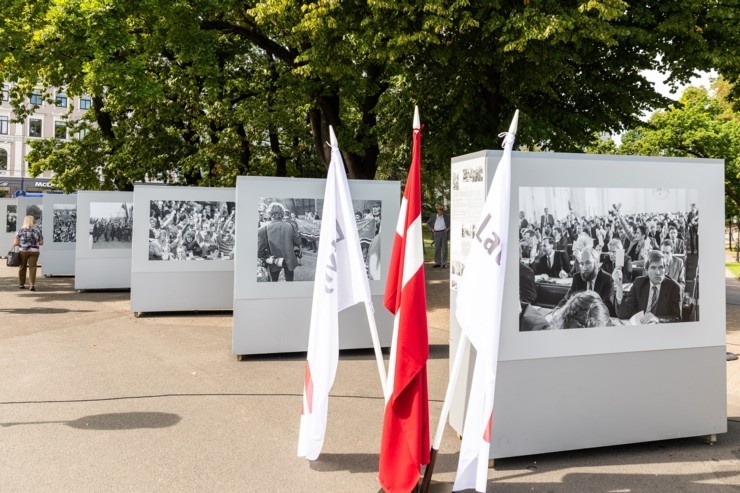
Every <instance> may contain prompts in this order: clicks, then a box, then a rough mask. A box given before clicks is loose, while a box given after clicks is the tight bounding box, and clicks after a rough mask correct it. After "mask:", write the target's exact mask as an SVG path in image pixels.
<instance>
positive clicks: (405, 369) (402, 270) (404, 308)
mask: <svg viewBox="0 0 740 493" xmlns="http://www.w3.org/2000/svg"><path fill="white" fill-rule="evenodd" d="M421 220H422V219H421V125H420V124H419V110H418V108H416V109H415V112H414V133H413V147H412V151H411V169H410V170H409V176H408V180H407V181H406V189H405V190H404V193H403V200H402V201H401V211H400V214H399V217H398V225H397V226H396V237H395V240H394V241H393V252H392V253H391V262H390V269H389V271H388V281H387V283H386V286H385V298H384V304H385V307H386V308H387V309H388V310H389V311H390V312H391V313H393V314H394V315H395V321H394V327H393V341H392V345H391V356H390V363H389V366H390V369H389V372H388V389H387V391H388V394H389V395H390V398H389V399H388V400H387V402H386V406H385V416H384V418H383V436H382V440H381V446H380V474H379V480H380V484H381V486H382V487H383V489H384V490H385V491H386V492H389V493H390V492H403V493H408V492H409V491H411V490H412V489H413V488H414V487H415V486H416V484H417V483H418V482H419V473H420V470H421V466H422V465H424V464H428V463H429V398H428V392H427V366H426V365H427V359H428V358H429V338H428V334H427V303H426V288H425V285H424V245H423V239H422V223H421Z"/></svg>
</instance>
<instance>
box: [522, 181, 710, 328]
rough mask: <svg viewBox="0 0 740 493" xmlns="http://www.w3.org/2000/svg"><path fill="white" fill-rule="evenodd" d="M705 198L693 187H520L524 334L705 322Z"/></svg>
mask: <svg viewBox="0 0 740 493" xmlns="http://www.w3.org/2000/svg"><path fill="white" fill-rule="evenodd" d="M697 198H698V191H697V190H694V189H666V188H575V187H573V188H570V187H520V188H519V211H518V216H519V218H520V223H519V224H520V225H526V226H524V227H521V228H520V230H519V236H518V241H519V252H518V254H519V264H520V265H519V301H520V303H521V307H522V311H521V313H520V316H519V330H520V331H521V332H526V331H537V330H558V329H575V328H597V327H613V326H622V325H648V324H664V323H681V322H695V321H698V320H699V313H698V301H699V269H698V265H699V263H698V259H699V202H698V200H697ZM509 251H510V252H511V250H509ZM515 251H516V250H515Z"/></svg>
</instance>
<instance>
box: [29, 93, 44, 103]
mask: <svg viewBox="0 0 740 493" xmlns="http://www.w3.org/2000/svg"><path fill="white" fill-rule="evenodd" d="M28 99H29V100H30V101H31V104H39V105H40V104H41V102H42V100H41V93H40V92H33V93H31V95H30V96H29V97H28Z"/></svg>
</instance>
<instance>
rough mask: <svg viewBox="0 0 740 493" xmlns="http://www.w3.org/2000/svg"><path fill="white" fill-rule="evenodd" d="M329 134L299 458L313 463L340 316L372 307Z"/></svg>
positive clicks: (336, 151)
mask: <svg viewBox="0 0 740 493" xmlns="http://www.w3.org/2000/svg"><path fill="white" fill-rule="evenodd" d="M329 132H330V135H331V144H332V148H331V162H330V164H329V172H328V176H327V179H326V190H325V192H324V209H323V212H322V214H321V218H322V219H321V229H320V237H319V248H318V253H317V255H316V275H315V281H314V289H313V300H312V306H311V322H310V328H309V335H308V351H307V353H308V354H307V358H306V369H305V376H304V384H303V408H302V414H301V423H300V431H299V438H298V456H299V457H306V458H307V459H309V460H316V458H318V456H319V454H320V453H321V448H322V447H323V444H324V435H325V433H326V423H327V413H328V408H329V391H330V390H331V387H332V385H333V384H334V377H335V376H336V372H337V364H338V362H339V328H338V326H339V324H338V320H339V312H340V311H342V310H344V309H345V308H348V307H350V306H352V305H355V304H357V303H360V302H364V303H367V304H371V303H372V299H371V297H370V284H369V282H368V277H367V271H366V269H365V263H364V260H363V258H362V249H361V248H360V239H359V236H358V234H357V227H356V225H355V215H354V207H353V206H352V197H351V196H350V191H349V183H348V182H347V174H346V172H345V170H344V163H343V161H342V156H341V154H340V151H339V147H338V145H337V143H336V137H335V136H334V130H333V129H332V128H331V127H329Z"/></svg>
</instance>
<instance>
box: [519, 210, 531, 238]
mask: <svg viewBox="0 0 740 493" xmlns="http://www.w3.org/2000/svg"><path fill="white" fill-rule="evenodd" d="M527 228H529V221H527V218H526V217H524V211H519V239H521V238H522V230H523V229H527Z"/></svg>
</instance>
